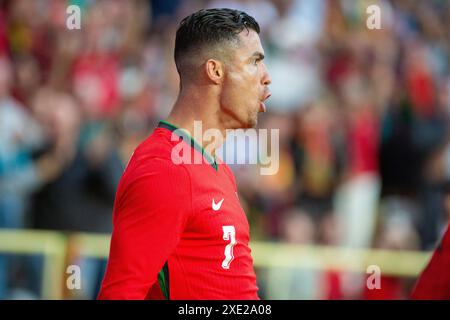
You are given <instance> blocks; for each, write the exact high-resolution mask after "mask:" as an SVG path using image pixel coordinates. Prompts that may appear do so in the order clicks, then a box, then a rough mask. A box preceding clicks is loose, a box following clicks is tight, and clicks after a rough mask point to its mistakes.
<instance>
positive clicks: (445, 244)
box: [411, 227, 450, 300]
mask: <svg viewBox="0 0 450 320" xmlns="http://www.w3.org/2000/svg"><path fill="white" fill-rule="evenodd" d="M411 298H412V299H414V300H444V299H445V300H448V299H450V227H449V228H447V231H446V232H445V235H444V237H443V238H442V240H441V243H440V244H439V246H438V247H437V248H436V250H435V251H434V253H433V255H432V258H431V260H430V262H429V263H428V265H427V267H426V268H425V270H424V271H423V272H422V274H421V275H420V278H419V280H418V281H417V283H416V286H415V288H414V290H413V293H412V296H411Z"/></svg>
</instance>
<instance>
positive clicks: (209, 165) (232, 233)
mask: <svg viewBox="0 0 450 320" xmlns="http://www.w3.org/2000/svg"><path fill="white" fill-rule="evenodd" d="M258 34H259V25H258V23H257V22H256V21H255V20H254V18H252V17H250V16H249V15H247V14H246V13H244V12H242V11H237V10H231V9H208V10H200V11H198V12H196V13H194V14H192V15H190V16H188V17H187V18H185V19H184V20H183V21H182V22H181V23H180V26H179V29H178V30H177V34H176V40H175V63H176V66H177V70H178V73H179V75H180V93H179V96H178V99H177V101H176V102H175V105H174V107H173V109H172V112H171V113H170V115H169V117H168V118H167V120H166V121H161V122H160V124H159V125H158V128H156V129H155V131H154V132H153V133H152V135H151V136H150V137H148V138H147V139H146V140H145V141H144V142H143V143H142V144H141V145H140V146H139V147H138V148H137V149H136V150H135V152H134V154H133V156H132V157H131V159H130V161H129V164H128V166H127V168H126V170H125V172H124V174H123V177H122V179H121V182H120V183H119V186H118V191H117V195H116V200H115V204H114V206H115V207H114V216H113V224H114V230H113V234H112V239H111V249H110V255H109V261H108V266H107V270H106V274H105V278H104V280H103V283H102V288H101V291H100V294H99V298H100V299H158V298H165V299H258V295H257V290H258V288H257V286H256V276H255V272H254V268H253V260H252V257H251V250H250V248H249V246H248V243H249V226H248V221H247V218H246V216H245V213H244V211H243V210H242V208H241V206H240V204H239V199H238V197H237V188H236V182H235V179H234V176H233V173H232V172H231V170H230V169H229V167H228V166H227V165H226V164H224V163H222V162H221V161H220V160H218V159H216V157H215V150H212V152H211V153H208V152H206V151H205V147H206V145H205V144H204V143H202V141H194V139H193V138H191V136H192V132H193V130H194V121H202V128H203V129H206V130H208V129H216V130H220V132H221V133H222V134H225V133H226V130H227V129H236V128H252V127H255V126H256V123H257V115H258V113H259V112H264V111H265V106H264V100H266V99H267V98H268V97H269V96H270V93H269V91H268V85H269V84H270V82H271V80H270V78H269V75H268V72H267V70H266V67H265V65H264V63H263V62H262V60H263V58H264V50H263V48H262V46H261V42H260V39H259V35H258ZM179 128H182V130H179ZM174 137H175V138H174ZM180 143H186V144H187V145H185V146H188V151H187V152H188V153H192V154H193V155H194V157H195V155H197V156H198V155H200V158H202V156H203V158H202V161H201V164H186V163H181V164H176V163H175V162H177V163H178V160H179V159H178V158H176V157H175V159H174V158H173V150H174V148H176V147H177V146H179V144H180ZM184 150H186V149H184ZM181 156H182V157H183V156H185V155H181ZM174 160H175V161H174Z"/></svg>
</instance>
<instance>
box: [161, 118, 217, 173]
mask: <svg viewBox="0 0 450 320" xmlns="http://www.w3.org/2000/svg"><path fill="white" fill-rule="evenodd" d="M158 128H165V129H167V130H169V131H171V132H174V131H175V130H176V134H177V135H178V136H180V137H181V138H182V139H183V140H184V141H185V142H188V141H189V142H190V145H191V147H193V148H194V149H196V150H197V151H198V152H200V153H201V155H202V156H203V158H204V159H205V160H206V161H207V162H208V163H209V164H210V165H211V166H212V167H213V168H214V169H215V170H216V171H218V170H219V167H218V165H217V161H216V159H215V158H214V157H213V156H212V155H210V154H209V153H207V152H206V151H205V149H203V147H202V146H201V145H200V144H198V143H197V142H196V141H195V140H194V138H192V136H191V135H189V133H187V132H185V131H184V130H181V128H178V127H177V126H175V125H173V124H171V123H169V122H167V121H165V120H161V121H159V124H158Z"/></svg>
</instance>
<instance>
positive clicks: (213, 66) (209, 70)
mask: <svg viewBox="0 0 450 320" xmlns="http://www.w3.org/2000/svg"><path fill="white" fill-rule="evenodd" d="M223 67H224V66H223V63H222V62H220V61H219V60H215V59H209V60H208V61H206V64H205V69H206V75H207V76H208V78H209V79H210V80H211V81H213V82H214V83H215V84H219V83H221V82H222V79H223V75H224V69H223Z"/></svg>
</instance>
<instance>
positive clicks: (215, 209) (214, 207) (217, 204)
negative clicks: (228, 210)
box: [212, 198, 225, 211]
mask: <svg viewBox="0 0 450 320" xmlns="http://www.w3.org/2000/svg"><path fill="white" fill-rule="evenodd" d="M223 200H225V199H224V198H222V200H220V201H219V203H216V202H215V201H214V199H212V209H213V210H214V211H218V210H219V209H220V207H221V206H222V202H223Z"/></svg>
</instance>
